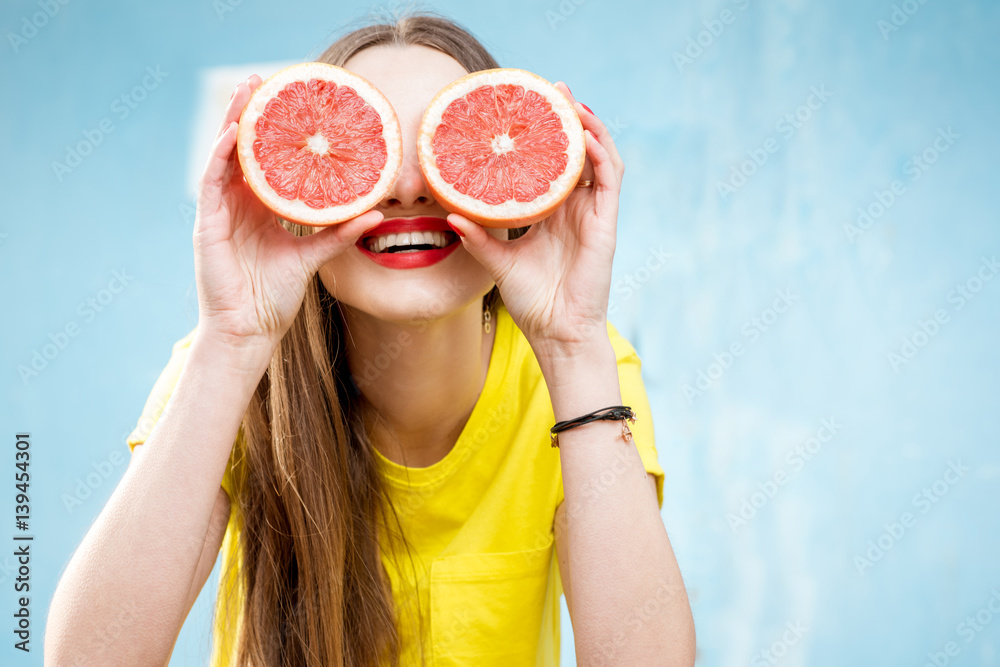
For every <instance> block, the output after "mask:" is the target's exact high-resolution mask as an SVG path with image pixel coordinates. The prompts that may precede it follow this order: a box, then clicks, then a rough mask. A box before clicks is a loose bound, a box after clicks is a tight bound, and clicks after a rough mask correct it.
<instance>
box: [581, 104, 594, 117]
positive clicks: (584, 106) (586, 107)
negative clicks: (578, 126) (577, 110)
mask: <svg viewBox="0 0 1000 667" xmlns="http://www.w3.org/2000/svg"><path fill="white" fill-rule="evenodd" d="M580 106H582V107H583V108H584V109H586V110H587V111H590V115H591V116H596V115H597V114H596V113H594V112H593V111H591V109H590V107H588V106H587V105H586V104H584V103H583V102H580Z"/></svg>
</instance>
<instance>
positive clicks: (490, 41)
mask: <svg viewBox="0 0 1000 667" xmlns="http://www.w3.org/2000/svg"><path fill="white" fill-rule="evenodd" d="M220 2H227V4H226V5H224V6H222V7H220ZM220 2H215V3H214V4H213V2H210V1H209V0H200V1H197V2H195V1H192V0H179V1H178V2H172V3H141V4H140V3H125V2H118V3H97V4H91V3H83V2H70V3H68V4H66V5H58V12H57V13H56V14H55V15H54V16H52V17H51V18H49V19H47V20H46V21H45V23H46V24H45V25H43V26H42V27H41V28H39V29H38V30H37V34H33V35H32V36H31V37H30V38H29V39H24V36H25V35H27V34H31V30H30V29H26V28H25V25H24V20H25V18H26V17H27V20H28V21H31V20H32V16H34V15H36V14H37V13H38V12H40V11H42V9H40V6H41V5H43V4H44V3H36V2H30V1H22V0H17V1H13V2H11V1H8V2H5V3H4V8H3V10H2V19H0V28H2V32H3V33H4V34H5V35H6V36H5V38H4V40H3V42H4V43H3V44H0V61H2V68H0V89H2V90H4V91H5V95H4V102H5V103H4V104H3V105H2V108H0V155H3V159H2V160H0V183H3V189H4V193H5V196H4V203H5V215H4V216H3V219H2V220H0V267H2V268H0V271H2V273H0V277H2V284H3V289H2V293H3V299H4V303H5V307H4V311H5V313H7V315H6V317H5V318H4V326H3V327H2V332H0V336H2V339H3V342H2V345H0V349H2V350H3V364H2V366H3V367H2V373H3V375H2V378H3V379H2V380H0V392H2V394H0V395H2V400H0V411H2V423H3V433H2V437H3V438H4V440H5V444H4V445H3V447H2V450H0V451H3V452H5V455H4V457H5V460H7V461H8V463H5V464H4V465H6V466H9V467H12V466H13V451H14V446H13V436H14V434H15V433H16V432H18V431H19V430H29V431H30V432H31V434H32V443H33V444H32V450H31V451H32V457H33V458H32V461H31V472H32V510H31V511H32V532H33V534H34V535H35V542H34V544H33V549H34V560H33V561H32V568H33V569H32V603H31V604H32V606H31V612H32V619H33V628H34V634H33V642H32V652H31V653H30V655H25V654H22V653H21V652H19V651H15V650H14V649H13V648H12V644H13V640H12V639H11V635H10V634H7V635H6V636H7V640H5V641H4V642H3V646H2V648H0V662H3V663H4V664H12V665H13V664H35V665H37V664H41V648H42V631H43V629H44V621H45V615H46V612H47V607H48V602H49V600H50V599H51V596H52V593H53V591H54V587H55V584H56V582H57V581H58V577H59V576H60V574H61V572H62V569H63V568H64V567H65V564H66V563H67V562H68V560H69V558H70V556H71V554H72V552H73V550H74V549H75V548H76V546H77V545H78V544H79V542H80V541H81V540H82V538H83V536H84V534H85V532H86V531H87V529H88V527H89V526H90V524H91V522H92V521H93V520H94V519H95V518H96V516H97V515H98V513H99V512H100V510H101V508H102V506H103V504H104V502H105V501H106V500H107V498H108V497H109V496H110V494H111V492H112V491H113V489H114V487H115V484H116V483H117V480H118V479H119V478H120V477H121V475H122V474H123V473H124V470H125V466H126V464H127V456H125V455H126V454H127V452H128V449H127V446H126V445H125V441H124V437H125V435H126V434H127V433H128V431H130V430H131V428H132V427H133V426H134V424H135V421H136V419H137V418H138V415H139V413H140V410H141V408H142V405H143V402H144V401H145V399H146V396H147V394H148V392H149V390H150V388H151V386H152V384H153V381H154V380H155V379H156V377H157V375H158V374H159V372H160V370H161V369H162V367H163V365H164V364H165V363H166V360H167V358H168V356H169V352H170V346H171V344H172V343H173V342H174V341H175V340H177V339H178V338H180V337H181V336H182V335H184V334H185V333H186V332H187V331H189V330H190V328H191V327H192V326H193V325H194V323H195V322H196V320H197V303H196V300H195V292H194V273H193V265H192V251H191V219H190V217H189V216H187V217H186V216H185V215H183V213H182V211H181V209H182V208H183V205H184V204H190V203H192V202H190V199H189V195H188V194H187V191H186V187H185V186H186V169H187V163H188V154H187V152H188V146H189V141H190V137H191V133H192V131H193V113H194V108H195V102H196V95H197V89H198V86H197V84H198V76H199V71H200V70H202V69H203V68H207V67H216V66H222V65H239V64H242V63H248V62H263V61H272V60H289V59H291V60H297V59H302V58H305V57H307V56H309V55H311V54H313V53H315V52H316V50H317V49H319V48H321V47H322V46H323V45H324V44H325V43H326V42H327V40H328V37H329V35H330V34H331V33H332V32H333V31H335V30H337V29H338V28H339V27H340V26H342V25H343V24H345V23H346V21H348V20H350V19H354V18H357V17H358V16H360V15H363V14H364V13H365V12H367V11H368V10H370V9H373V8H376V7H374V6H370V5H366V4H363V3H354V2H341V3H336V7H335V6H334V5H333V4H332V3H323V2H314V1H306V0H299V1H296V2H286V3H280V5H279V3H266V2H263V1H262V0H243V1H242V2H237V1H236V0H220ZM53 4H55V3H53ZM424 6H426V7H429V8H433V9H438V10H440V11H443V12H445V13H447V14H449V15H451V16H452V17H454V18H456V19H457V20H459V21H461V22H462V23H464V24H465V25H467V26H468V27H470V28H471V29H472V30H473V31H474V32H475V33H476V34H477V35H479V36H480V37H481V38H482V39H483V40H484V42H485V43H486V44H487V46H488V47H489V48H491V49H492V50H493V51H494V53H495V55H496V56H497V57H498V59H499V60H500V61H501V62H502V64H503V65H505V66H513V67H523V68H526V69H530V70H532V71H535V72H537V73H539V74H540V75H542V76H544V77H545V78H548V79H549V80H551V81H556V80H560V79H561V80H565V81H566V82H567V83H568V84H569V85H570V86H571V87H572V89H573V92H574V94H575V95H576V97H577V98H578V99H580V100H582V101H584V102H586V103H587V104H588V105H589V106H590V107H591V108H593V109H594V111H595V112H596V113H597V114H598V116H600V117H601V118H602V119H605V122H606V123H608V124H609V125H611V126H612V127H613V131H614V132H615V141H616V143H617V145H618V147H619V149H620V151H621V153H622V156H623V158H624V160H625V163H626V177H625V185H624V192H623V195H622V202H621V213H620V223H619V226H620V230H621V236H620V240H619V245H618V254H617V257H616V263H615V280H616V285H615V289H614V291H613V295H612V296H613V305H612V309H613V312H612V315H611V318H612V320H613V322H614V323H615V324H616V325H617V326H618V327H619V328H620V330H621V331H622V332H623V333H624V334H625V335H626V336H628V337H629V338H630V339H631V340H633V342H634V343H635V345H636V347H637V348H638V350H639V353H640V355H641V357H642V358H643V360H644V373H645V377H646V381H647V385H648V389H649V392H650V399H651V402H652V405H653V407H654V410H655V415H656V419H655V421H656V431H657V438H658V440H657V446H658V449H659V452H660V458H661V461H662V463H663V466H664V468H665V469H666V471H667V482H666V498H665V504H664V509H663V517H664V520H665V522H666V525H667V528H668V531H669V534H670V535H671V537H672V540H673V544H674V547H675V550H676V552H677V556H678V558H679V560H680V563H681V567H682V569H683V572H684V575H685V580H686V582H687V585H688V587H689V591H690V594H691V599H692V605H693V609H694V614H695V619H696V624H697V629H698V640H699V661H700V664H701V665H705V666H706V667H709V666H713V667H714V666H717V665H747V664H749V665H751V666H752V667H753V666H756V665H774V664H781V665H806V664H808V665H824V666H825V665H829V666H834V665H844V664H873V665H876V664H877V665H896V664H900V665H902V664H908V665H923V664H929V663H930V661H931V658H932V657H934V659H936V660H937V662H938V664H950V665H996V664H998V657H997V651H998V648H1000V646H998V644H1000V617H998V615H997V614H996V613H994V612H993V611H991V610H990V608H989V604H990V603H991V600H992V605H993V608H994V609H1000V558H998V556H997V554H998V552H1000V534H998V531H997V518H996V513H997V508H998V507H1000V491H998V489H1000V455H998V438H1000V435H998V433H1000V417H998V410H997V408H998V395H1000V380H998V378H1000V373H998V371H1000V352H998V349H997V342H998V335H997V334H998V332H1000V326H998V325H1000V317H998V306H1000V277H998V275H997V273H998V272H1000V268H998V267H997V266H996V264H995V262H996V258H997V257H998V254H1000V229H998V222H1000V221H998V216H997V212H998V209H997V205H996V198H995V193H996V191H997V187H996V180H997V176H998V173H1000V170H998V168H997V156H998V155H1000V133H998V131H997V129H996V122H997V120H998V117H1000V115H998V101H1000V93H998V83H1000V81H998V77H997V74H998V71H1000V70H998V65H1000V45H998V44H1000V43H998V40H997V34H998V31H1000V6H998V5H997V3H994V2H985V1H980V2H977V1H973V0H955V1H952V2H944V1H942V0H929V1H928V0H923V1H920V0H906V1H905V2H896V3H895V4H894V3H893V2H891V1H890V0H880V1H875V2H861V1H859V0H851V1H841V2H832V1H826V2H811V3H809V2H802V1H801V0H778V1H774V2H768V3H764V2H757V1H756V0H735V1H728V0H717V1H713V2H698V3H651V2H650V3H641V2H635V1H628V0H623V1H620V2H615V3H611V2H606V1H604V2H602V1H599V0H588V1H583V0H562V2H559V1H558V0H550V1H549V2H540V3H539V2H532V3H528V2H504V3H486V4H479V5H475V6H473V5H471V4H469V3H460V2H436V3H427V4H425V5H424ZM224 10H232V11H224ZM38 21H39V22H42V20H41V19H38ZM12 33H13V34H19V33H20V35H21V38H22V40H23V41H19V40H18V39H11V37H10V34H12ZM685 58H686V60H685ZM147 66H149V67H153V68H156V67H159V68H161V71H163V72H166V73H167V77H166V78H165V79H163V81H162V83H161V84H160V85H159V86H158V87H157V88H156V89H155V90H153V91H151V92H150V94H149V95H148V97H147V99H145V100H144V101H143V102H142V103H141V104H139V105H137V107H136V108H135V109H132V110H130V113H129V115H128V117H126V118H121V117H120V114H119V110H115V109H113V108H112V106H111V105H112V103H113V101H114V100H115V99H116V98H118V97H119V96H120V95H122V94H123V93H125V92H127V91H129V90H130V89H131V88H132V87H133V86H135V85H136V84H138V83H140V81H141V80H142V77H143V76H144V74H145V71H146V67H147ZM234 83H235V82H234ZM811 96H812V97H811ZM810 105H811V106H810ZM104 118H108V119H111V121H112V123H113V126H114V127H113V131H112V132H111V133H110V134H107V135H106V136H104V138H103V140H102V142H101V143H100V145H98V146H97V147H96V148H95V150H94V151H93V153H92V154H91V155H89V156H87V157H86V158H85V159H83V160H82V162H81V163H80V164H79V166H77V167H76V168H74V169H73V170H72V172H70V173H63V174H61V175H58V174H56V173H55V172H54V170H53V166H52V163H53V162H54V161H57V160H58V161H63V160H64V159H65V153H66V148H65V147H66V146H67V145H68V144H75V143H76V142H78V141H80V140H81V139H83V137H84V134H83V132H84V131H85V130H93V129H94V128H97V127H99V122H100V121H101V120H102V119H104ZM939 137H940V138H939ZM935 142H936V143H935ZM765 158H766V160H765ZM748 160H749V162H748ZM918 161H919V162H918ZM757 163H760V164H759V165H758V164H757ZM745 174H750V175H749V176H745V177H743V178H741V176H744V175H745ZM60 176H61V179H60ZM720 184H721V185H725V184H728V186H729V189H730V190H729V191H725V188H722V187H721V185H720ZM894 189H895V192H894V191H893V190H894ZM859 208H860V209H862V210H865V211H868V212H869V216H870V217H869V218H863V217H862V218H861V219H860V222H859ZM664 257H665V259H664ZM116 271H118V272H124V273H125V274H127V276H130V277H131V278H130V279H129V281H128V284H127V286H126V287H125V289H123V290H122V291H121V292H119V293H117V294H113V295H111V293H110V292H107V293H104V292H102V290H104V289H106V288H107V287H108V284H109V281H110V280H111V279H112V278H113V277H114V272H116ZM987 278H989V279H987ZM963 290H964V294H963ZM102 295H103V298H104V299H105V300H106V301H107V297H108V296H112V298H111V300H110V301H107V302H106V303H104V304H101V303H100V302H98V304H97V305H98V306H100V307H101V310H100V312H98V311H97V310H96V309H93V310H91V308H92V307H91V306H88V305H86V304H87V300H88V299H100V298H102ZM81 304H83V305H81ZM779 311H781V312H779ZM71 322H72V323H75V324H76V325H77V326H78V327H79V329H78V330H77V335H75V336H74V337H71V338H69V339H68V342H67V344H66V346H65V347H64V348H63V349H61V350H59V352H58V354H57V355H56V356H55V357H54V358H53V359H51V360H49V361H48V364H47V367H46V368H44V369H43V370H42V371H41V372H40V373H39V374H38V375H37V376H30V377H28V378H26V379H25V378H22V376H21V375H20V374H19V372H18V370H17V369H18V366H20V365H24V366H28V365H30V363H31V359H32V355H33V353H34V351H35V350H41V349H42V348H43V346H44V345H46V344H47V343H49V342H50V340H51V338H50V336H54V337H55V338H56V339H58V338H59V336H58V332H60V331H64V330H65V327H66V325H67V324H68V323H71ZM733 350H735V351H736V352H738V354H734V353H733ZM894 355H895V356H894ZM116 454H117V455H116ZM956 471H957V472H956ZM95 472H96V473H97V474H98V475H99V476H100V477H101V481H100V483H99V484H97V487H96V489H94V490H93V491H92V494H91V495H90V496H89V497H87V498H82V499H81V502H80V503H79V504H76V505H73V506H71V507H69V508H67V506H66V504H65V498H66V496H67V494H73V493H75V489H76V487H77V486H78V484H79V482H80V480H82V479H85V478H86V477H87V475H88V474H92V473H95ZM8 479H9V478H8ZM94 479H96V478H94V477H92V478H91V480H94ZM12 499H13V492H12V491H11V490H10V488H9V487H8V491H7V492H5V493H4V501H3V502H4V507H5V508H7V511H9V512H10V514H8V516H10V515H11V514H13V502H12ZM13 532H14V530H13V528H11V529H10V533H13ZM9 544H10V543H9ZM11 552H12V549H8V548H6V547H4V548H2V549H0V553H5V554H6V553H11ZM14 576H16V575H15V573H14V570H13V558H12V556H6V557H0V591H3V592H2V593H0V600H3V602H2V607H3V609H4V610H5V611H4V612H3V614H4V615H5V616H6V617H7V618H8V619H10V618H11V617H10V615H9V614H11V613H13V604H14V593H13V588H12V587H13V578H14ZM215 576H217V572H216V574H214V575H213V578H212V580H210V582H209V584H208V585H207V586H206V589H205V592H204V593H203V594H202V596H201V598H200V599H199V601H198V603H197V606H196V607H195V610H194V611H193V612H192V614H191V616H190V617H189V618H188V621H187V623H186V625H185V627H184V630H183V632H182V634H181V637H180V640H179V642H178V644H177V648H176V651H175V654H174V658H173V660H172V662H171V664H173V665H199V664H204V661H205V656H206V655H207V647H208V640H209V612H210V608H211V603H212V600H211V597H212V594H213V593H214V586H215ZM977 615H978V620H976V618H977ZM7 625H9V622H8V624H7ZM564 627H565V628H566V633H567V635H566V637H565V638H564V642H563V649H564V663H565V664H574V658H573V646H572V642H571V641H570V640H569V637H570V635H569V632H570V629H569V623H568V618H567V617H566V616H565V611H564ZM789 628H792V629H794V631H790V630H788V629H789ZM7 632H8V633H9V631H7ZM949 642H952V643H953V645H949ZM947 650H950V651H951V653H952V654H953V655H947V654H946V653H945V652H946V651H947ZM942 661H944V662H942Z"/></svg>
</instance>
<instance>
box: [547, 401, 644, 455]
mask: <svg viewBox="0 0 1000 667" xmlns="http://www.w3.org/2000/svg"><path fill="white" fill-rule="evenodd" d="M619 419H620V420H622V439H623V440H625V441H626V442H628V441H629V440H631V439H632V431H630V430H629V427H628V424H627V423H625V420H626V419H627V420H628V421H629V423H632V424H634V423H635V413H634V412H632V408H630V407H629V406H627V405H613V406H611V407H610V408H603V409H601V410H595V411H594V412H591V413H590V414H587V415H583V416H582V417H577V418H576V419H568V420H566V421H564V422H557V423H556V425H555V426H553V427H552V428H550V429H549V437H550V438H551V439H552V446H553V447H558V446H559V434H560V433H562V432H563V431H568V430H569V429H571V428H576V427H577V426H583V425H584V424H589V423H590V422H596V421H618V420H619Z"/></svg>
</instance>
